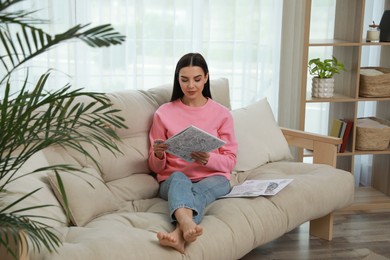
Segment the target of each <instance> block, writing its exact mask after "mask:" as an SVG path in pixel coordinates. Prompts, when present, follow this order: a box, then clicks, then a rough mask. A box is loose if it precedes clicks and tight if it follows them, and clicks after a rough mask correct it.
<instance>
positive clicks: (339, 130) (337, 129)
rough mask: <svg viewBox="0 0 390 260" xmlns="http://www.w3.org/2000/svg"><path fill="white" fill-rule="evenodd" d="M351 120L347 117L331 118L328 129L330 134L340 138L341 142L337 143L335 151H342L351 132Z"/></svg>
mask: <svg viewBox="0 0 390 260" xmlns="http://www.w3.org/2000/svg"><path fill="white" fill-rule="evenodd" d="M352 124H353V122H352V121H351V120H347V119H333V121H332V126H331V129H330V133H329V135H330V136H333V137H338V138H341V140H342V143H341V144H340V145H338V147H337V151H338V152H339V153H344V152H345V149H346V147H347V143H348V140H349V136H350V134H351V130H352Z"/></svg>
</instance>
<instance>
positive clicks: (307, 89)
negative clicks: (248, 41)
mask: <svg viewBox="0 0 390 260" xmlns="http://www.w3.org/2000/svg"><path fill="white" fill-rule="evenodd" d="M373 4H374V5H375V6H378V5H380V7H382V5H383V10H381V15H380V17H372V14H369V12H367V6H369V5H370V6H372V5H373ZM388 9H390V0H333V1H323V0H306V11H305V29H304V51H303V62H302V70H301V71H302V86H301V106H300V114H301V117H300V118H301V119H300V124H299V127H300V130H304V131H310V129H308V126H309V125H310V124H313V122H312V121H311V122H308V116H307V113H309V111H310V110H311V109H315V107H320V109H322V110H324V113H325V114H326V115H327V120H328V121H327V123H328V130H329V128H330V127H331V122H332V121H333V119H335V118H345V119H349V120H352V121H353V122H354V124H353V128H352V132H351V135H350V138H349V140H348V144H347V150H346V151H345V152H344V153H338V154H337V168H340V169H344V170H347V171H350V172H351V173H352V174H354V175H355V178H356V180H357V181H356V184H357V185H356V186H357V188H356V200H355V202H356V203H355V204H354V205H353V206H352V207H351V208H353V209H378V208H379V209H381V208H390V147H389V148H388V149H386V150H384V151H359V150H357V149H356V148H355V143H356V121H357V118H359V117H361V115H360V114H359V113H360V109H359V106H362V105H363V104H365V103H368V102H369V103H371V104H372V105H373V106H374V107H375V110H376V112H375V113H374V114H372V115H370V116H377V117H381V118H384V119H387V120H390V97H386V98H364V97H360V96H359V78H360V67H364V66H381V67H388V68H390V42H378V43H370V42H366V39H365V37H366V32H367V30H368V24H367V22H365V21H370V22H372V21H373V20H374V21H375V22H376V23H378V24H379V22H380V19H381V17H382V14H383V11H384V10H388ZM329 17H331V18H333V19H329ZM321 23H322V24H321ZM319 25H321V26H319ZM324 25H325V26H324ZM319 27H321V28H322V29H319ZM324 28H325V29H324ZM370 48H372V49H374V50H375V51H376V52H375V53H380V58H379V61H378V62H377V64H364V63H365V62H364V61H363V60H364V59H363V55H365V52H367V51H369V50H370ZM332 55H334V56H335V57H337V59H338V60H340V61H342V62H343V63H344V65H345V67H346V69H347V71H345V72H342V73H341V74H338V75H336V76H335V94H334V96H333V97H332V98H313V97H311V76H310V75H309V73H308V68H307V64H308V61H309V60H310V59H311V58H317V57H321V58H330V57H331V56H332ZM389 87H390V86H389ZM313 107H314V108H313ZM319 134H323V133H319ZM299 156H300V157H301V159H303V158H305V157H310V156H311V154H310V151H300V155H299ZM362 156H370V161H372V162H371V164H370V167H371V168H372V169H371V173H372V175H371V176H372V178H371V184H370V186H369V187H361V185H359V181H358V178H360V177H359V176H357V174H358V172H359V171H358V169H356V162H357V161H358V158H361V157H362ZM371 156H372V157H371Z"/></svg>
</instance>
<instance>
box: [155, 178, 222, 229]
mask: <svg viewBox="0 0 390 260" xmlns="http://www.w3.org/2000/svg"><path fill="white" fill-rule="evenodd" d="M229 191H230V182H229V180H228V179H226V178H225V177H224V176H210V177H207V178H205V179H203V180H201V181H198V182H194V183H193V182H192V181H191V180H190V179H189V178H188V177H187V176H186V175H185V174H184V173H182V172H174V173H172V174H171V176H169V178H168V179H166V180H165V181H163V182H161V183H160V190H159V194H160V197H161V198H163V199H165V200H167V201H168V208H169V214H170V218H171V222H172V223H175V222H176V218H175V215H174V213H175V211H176V210H177V209H179V208H189V209H192V211H193V220H194V222H195V223H196V224H199V223H200V222H201V221H202V218H203V214H204V209H205V208H206V207H207V205H209V204H210V203H211V202H213V201H215V200H216V199H217V198H218V197H220V196H223V195H226V194H227V193H229Z"/></svg>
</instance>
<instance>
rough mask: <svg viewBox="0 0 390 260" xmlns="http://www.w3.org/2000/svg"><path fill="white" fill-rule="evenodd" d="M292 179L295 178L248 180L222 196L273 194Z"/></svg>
mask: <svg viewBox="0 0 390 260" xmlns="http://www.w3.org/2000/svg"><path fill="white" fill-rule="evenodd" d="M292 181H293V179H272V180H247V181H244V182H243V183H242V184H239V185H236V186H234V187H233V188H232V190H231V191H230V192H229V193H228V194H226V195H225V196H222V197H220V198H234V197H258V196H273V195H275V194H277V193H278V192H279V191H281V190H282V189H283V188H284V187H286V186H287V185H288V184H289V183H290V182H292Z"/></svg>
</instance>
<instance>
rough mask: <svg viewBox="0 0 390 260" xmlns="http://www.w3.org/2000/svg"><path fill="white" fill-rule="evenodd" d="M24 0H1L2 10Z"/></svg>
mask: <svg viewBox="0 0 390 260" xmlns="http://www.w3.org/2000/svg"><path fill="white" fill-rule="evenodd" d="M22 1H24V0H0V12H3V11H4V10H6V9H7V8H9V7H10V6H12V5H14V4H17V3H20V2H22Z"/></svg>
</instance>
